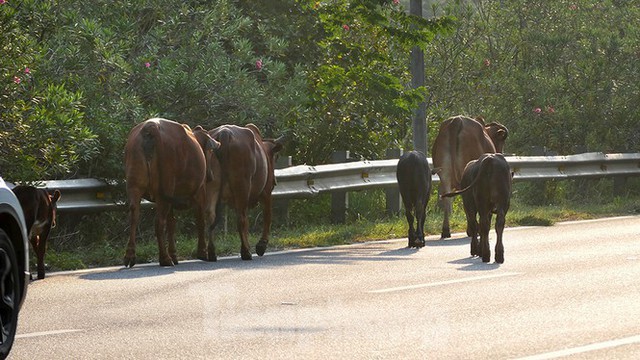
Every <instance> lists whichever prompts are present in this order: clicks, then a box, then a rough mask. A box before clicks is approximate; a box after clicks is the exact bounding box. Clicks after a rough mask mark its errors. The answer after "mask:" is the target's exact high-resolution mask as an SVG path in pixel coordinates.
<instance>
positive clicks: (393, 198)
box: [385, 149, 403, 216]
mask: <svg viewBox="0 0 640 360" xmlns="http://www.w3.org/2000/svg"><path fill="white" fill-rule="evenodd" d="M402 154H403V151H402V149H388V150H387V152H386V154H385V155H386V158H387V159H399V158H400V156H402ZM385 195H386V203H387V215H388V216H397V215H398V214H400V208H401V207H402V198H401V197H400V190H399V189H398V186H394V187H391V188H387V189H386V190H385Z"/></svg>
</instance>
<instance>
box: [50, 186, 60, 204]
mask: <svg viewBox="0 0 640 360" xmlns="http://www.w3.org/2000/svg"><path fill="white" fill-rule="evenodd" d="M60 196H62V195H61V194H60V190H58V189H56V190H55V191H54V192H53V195H51V202H56V201H58V200H60Z"/></svg>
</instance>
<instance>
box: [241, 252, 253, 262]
mask: <svg viewBox="0 0 640 360" xmlns="http://www.w3.org/2000/svg"><path fill="white" fill-rule="evenodd" d="M240 257H241V258H242V260H251V259H252V258H251V253H242V254H240Z"/></svg>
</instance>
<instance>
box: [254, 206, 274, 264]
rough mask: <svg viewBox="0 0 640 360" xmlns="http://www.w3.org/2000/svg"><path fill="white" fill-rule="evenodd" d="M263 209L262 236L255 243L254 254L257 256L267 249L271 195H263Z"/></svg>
mask: <svg viewBox="0 0 640 360" xmlns="http://www.w3.org/2000/svg"><path fill="white" fill-rule="evenodd" d="M262 207H263V209H264V219H263V224H262V237H260V241H258V243H257V244H256V254H258V256H262V255H264V253H265V251H267V245H268V244H269V232H270V231H271V196H270V195H269V196H265V197H264V200H263V202H262Z"/></svg>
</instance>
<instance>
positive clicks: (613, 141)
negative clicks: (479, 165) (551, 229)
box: [426, 0, 640, 154]
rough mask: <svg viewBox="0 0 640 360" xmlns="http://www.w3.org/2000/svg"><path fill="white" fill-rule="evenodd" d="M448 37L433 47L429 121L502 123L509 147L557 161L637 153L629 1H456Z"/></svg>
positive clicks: (634, 34)
mask: <svg viewBox="0 0 640 360" xmlns="http://www.w3.org/2000/svg"><path fill="white" fill-rule="evenodd" d="M440 10H441V12H442V13H445V14H451V15H454V16H456V17H457V18H458V19H459V20H460V21H459V26H458V27H457V31H456V33H455V35H453V37H442V38H439V39H438V40H437V41H434V42H433V43H432V46H431V47H430V48H429V51H428V55H427V56H426V58H427V59H428V60H429V64H428V65H427V69H428V70H429V82H430V83H431V87H430V91H431V94H433V97H431V98H430V100H431V101H430V106H431V107H430V109H431V114H432V115H433V118H434V119H440V118H442V117H444V116H446V115H447V114H452V113H458V112H464V113H469V114H473V115H484V116H485V117H486V118H487V119H488V120H491V121H500V122H503V123H504V124H505V125H507V127H508V128H509V129H510V130H511V131H510V133H511V137H510V139H509V141H508V143H507V147H508V148H509V151H511V152H517V153H520V154H527V153H529V152H530V149H531V147H533V146H544V147H547V148H550V149H552V150H554V151H556V152H559V153H564V154H568V153H575V152H577V151H605V152H607V151H608V152H612V151H613V152H625V151H638V150H639V149H640V136H638V134H639V133H640V122H639V121H638V120H639V119H638V114H640V111H639V110H640V108H639V106H640V101H639V100H640V86H639V85H638V84H639V83H638V77H639V75H640V74H639V70H640V69H639V67H638V56H639V54H640V53H639V48H638V43H639V40H640V32H639V31H638V29H637V27H636V26H634V25H633V24H635V23H637V21H638V20H640V7H638V2H637V1H615V0H608V1H594V0H576V1H572V0H571V1H570V0H562V1H554V2H547V1H525V0H514V1H487V0H482V1H478V2H474V4H473V5H470V4H468V3H464V2H455V3H452V4H450V5H449V6H447V7H444V8H442V9H440Z"/></svg>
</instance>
